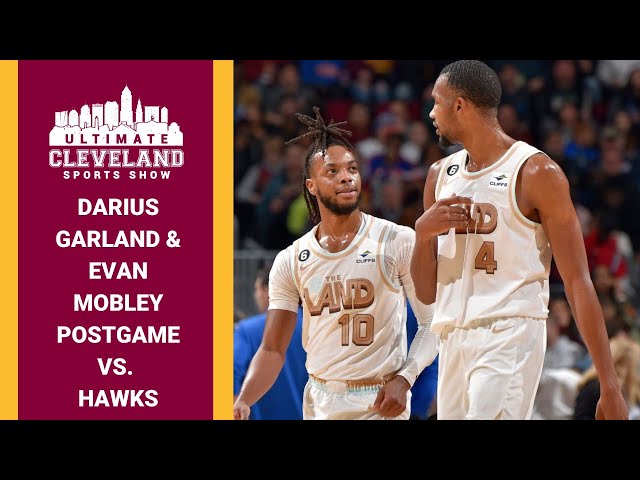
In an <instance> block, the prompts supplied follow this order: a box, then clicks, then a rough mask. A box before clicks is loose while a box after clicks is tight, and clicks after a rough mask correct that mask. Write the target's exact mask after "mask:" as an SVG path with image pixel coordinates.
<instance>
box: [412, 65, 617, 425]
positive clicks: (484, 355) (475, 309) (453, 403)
mask: <svg viewBox="0 0 640 480" xmlns="http://www.w3.org/2000/svg"><path fill="white" fill-rule="evenodd" d="M501 93H502V92H501V87H500V82H499V80H498V77H497V75H496V74H495V72H494V71H493V70H492V69H491V68H489V67H488V66H487V65H485V64H484V63H482V62H478V61H473V60H462V61H457V62H453V63H451V64H449V65H447V66H446V67H445V68H444V69H443V70H442V71H441V73H440V75H439V77H438V79H437V80H436V83H435V86H434V88H433V97H434V100H435V105H434V107H433V109H432V111H431V113H430V115H429V116H430V118H431V119H432V120H433V123H434V126H435V127H436V129H437V130H436V133H437V135H438V136H439V141H440V144H441V146H444V147H449V146H451V145H453V144H461V145H462V146H463V149H462V150H460V151H458V152H457V153H454V154H452V155H450V156H448V157H446V158H444V159H441V160H439V161H437V162H436V163H434V164H433V166H432V167H431V168H430V170H429V173H428V175H427V180H426V183H425V189H424V208H425V212H424V213H423V215H422V216H421V217H420V218H419V219H418V220H417V222H416V248H415V250H414V253H413V258H412V262H411V273H412V276H413V279H414V282H415V285H416V293H417V296H418V298H419V299H420V300H422V302H424V303H427V304H431V303H432V302H434V301H435V302H436V307H435V315H434V320H433V322H432V324H431V330H432V331H433V332H434V333H436V334H438V335H439V336H440V339H441V347H440V357H439V372H438V388H437V392H438V393H437V406H438V411H437V417H438V419H439V420H440V419H465V418H466V419H529V418H530V417H531V412H532V406H533V401H534V396H535V392H536V390H537V387H538V383H539V381H540V374H541V371H542V361H543V358H544V353H545V348H546V323H545V319H546V318H547V313H548V309H547V303H548V299H549V282H548V279H549V268H550V262H551V248H552V247H553V255H554V256H555V257H554V258H555V261H556V264H557V266H558V269H559V271H560V274H561V276H562V279H563V283H564V286H565V290H566V292H567V298H568V299H569V302H570V304H571V308H572V310H573V312H574V316H575V318H576V319H577V324H578V327H579V329H580V333H581V335H582V338H583V339H584V340H585V343H586V345H587V347H588V349H589V352H590V354H591V356H592V358H593V363H594V365H595V367H596V369H597V372H598V377H599V379H600V381H601V384H602V385H604V387H603V388H602V390H601V394H600V402H599V404H598V414H597V417H598V418H601V419H626V418H628V411H627V407H626V405H625V402H624V400H623V398H622V394H621V390H620V384H619V382H618V379H617V377H616V373H615V370H614V368H613V362H612V359H611V352H610V350H609V342H608V340H607V333H606V330H605V326H604V320H603V317H602V311H601V309H600V305H599V303H598V299H597V297H596V294H595V292H594V288H593V285H592V283H591V280H590V276H589V270H588V266H587V260H586V255H585V248H584V242H583V239H582V234H581V231H580V225H579V224H578V220H577V218H576V213H575V210H574V207H573V204H572V201H571V198H570V195H569V185H568V182H567V178H566V177H565V175H564V173H563V172H562V170H561V168H560V167H559V166H558V165H557V164H556V163H555V162H554V161H553V160H551V159H550V158H549V157H548V156H547V155H546V154H544V153H543V152H541V151H540V150H538V149H536V148H534V147H532V146H531V145H528V144H526V143H524V142H522V141H516V140H514V139H513V138H511V137H509V136H508V135H507V134H505V132H504V131H503V130H502V128H501V127H500V125H499V124H498V120H497V109H498V104H499V102H500V97H501ZM452 198H454V199H455V202H456V203H457V205H451V199H452ZM467 211H469V212H470V215H469V221H468V223H466V224H465V225H464V226H461V227H458V228H455V229H451V228H450V227H449V226H448V225H447V224H448V222H449V221H450V219H463V218H466V214H467ZM436 259H437V260H436ZM425 277H426V278H427V279H428V280H429V281H422V282H417V281H416V280H417V279H421V280H422V279H425ZM436 278H437V283H436V281H435V280H436Z"/></svg>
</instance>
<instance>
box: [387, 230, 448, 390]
mask: <svg viewBox="0 0 640 480" xmlns="http://www.w3.org/2000/svg"><path fill="white" fill-rule="evenodd" d="M398 243H399V252H398V255H397V258H398V274H399V276H400V282H401V283H402V288H403V289H404V294H405V295H406V297H407V299H408V300H409V303H411V307H412V308H413V312H414V314H415V316H416V320H417V322H418V330H417V332H416V334H415V336H414V337H413V341H412V342H411V346H410V347H409V353H408V354H407V360H406V362H405V363H404V365H403V367H402V369H401V370H400V372H398V375H402V376H403V377H404V378H405V379H406V380H407V382H409V385H410V386H413V384H414V382H415V381H416V379H417V378H418V375H420V373H421V372H422V371H423V370H424V369H425V368H427V367H428V366H429V365H431V363H432V362H433V360H434V359H435V358H436V355H437V354H438V348H439V339H438V337H436V335H434V334H433V333H432V332H431V321H432V320H433V313H434V311H435V303H432V304H430V305H425V304H424V303H423V302H421V301H420V300H419V299H418V297H417V295H416V289H415V285H414V283H413V279H412V276H411V272H410V269H411V259H412V257H413V251H414V248H415V243H416V242H415V232H414V231H413V230H411V229H408V228H406V229H403V231H402V232H401V233H400V234H399V235H398ZM433 280H434V282H435V278H434V279H433Z"/></svg>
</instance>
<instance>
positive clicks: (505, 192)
mask: <svg viewBox="0 0 640 480" xmlns="http://www.w3.org/2000/svg"><path fill="white" fill-rule="evenodd" d="M536 153H542V152H540V150H538V149H536V148H534V147H532V146H531V145H528V144H527V143H525V142H521V141H519V142H516V143H514V144H513V145H512V146H511V147H510V148H509V150H507V152H505V154H504V155H503V156H502V158H501V159H500V160H498V161H497V162H496V163H494V164H493V165H491V166H489V167H487V168H485V169H483V170H480V171H478V172H467V171H466V169H465V163H466V159H467V151H466V150H464V149H463V150H461V151H459V152H456V153H454V154H453V155H450V156H449V157H447V158H445V159H444V160H443V164H442V168H441V170H440V174H439V176H438V180H437V183H436V192H435V196H436V200H438V199H441V198H445V197H450V196H451V195H453V194H455V195H459V196H465V197H471V198H472V199H473V205H472V210H471V216H472V218H471V220H470V221H469V225H468V227H467V228H458V229H456V230H455V232H454V229H451V230H450V231H449V232H448V233H445V234H443V235H440V236H439V237H438V289H437V296H436V311H435V315H434V319H433V322H432V324H431V330H432V331H433V332H435V333H439V332H440V331H442V328H443V327H444V326H445V325H452V326H455V327H468V326H470V324H472V323H473V322H476V321H479V320H484V319H487V318H493V317H512V316H519V317H531V318H546V317H547V314H548V309H547V304H548V301H549V281H548V280H549V269H550V265H551V248H550V246H549V242H548V240H547V237H546V235H545V233H544V230H543V228H542V225H540V224H539V223H536V222H533V221H531V220H529V219H528V218H526V217H525V216H524V215H523V214H522V212H521V211H520V209H519V208H518V206H517V202H516V195H515V190H516V179H517V176H518V171H519V170H520V168H521V167H522V165H523V163H524V162H525V160H527V159H528V158H529V157H531V156H532V155H534V154H536Z"/></svg>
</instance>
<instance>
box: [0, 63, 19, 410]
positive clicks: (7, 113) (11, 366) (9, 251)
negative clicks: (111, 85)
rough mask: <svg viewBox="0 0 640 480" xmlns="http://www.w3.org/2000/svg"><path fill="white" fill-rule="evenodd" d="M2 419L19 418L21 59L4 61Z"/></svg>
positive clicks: (0, 75)
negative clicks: (19, 110)
mask: <svg viewBox="0 0 640 480" xmlns="http://www.w3.org/2000/svg"><path fill="white" fill-rule="evenodd" d="M0 147H1V148H2V155H1V156H0V166H1V168H2V170H1V172H0V231H1V232H2V233H1V234H0V258H1V259H2V260H1V263H0V265H1V266H0V419H2V420H17V419H18V61H17V60H4V61H0Z"/></svg>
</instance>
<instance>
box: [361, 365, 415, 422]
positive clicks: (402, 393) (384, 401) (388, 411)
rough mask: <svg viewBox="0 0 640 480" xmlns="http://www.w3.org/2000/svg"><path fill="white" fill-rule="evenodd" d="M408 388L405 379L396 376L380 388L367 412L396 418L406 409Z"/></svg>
mask: <svg viewBox="0 0 640 480" xmlns="http://www.w3.org/2000/svg"><path fill="white" fill-rule="evenodd" d="M410 388H411V385H409V382H407V379H406V378H404V377H403V376H402V375H396V376H395V377H393V379H392V380H389V381H388V382H387V383H385V384H384V385H383V386H382V388H381V389H380V391H379V392H378V396H377V397H376V401H375V402H373V405H371V406H370V407H369V410H373V411H375V412H378V413H379V414H380V415H382V416H383V417H397V416H398V415H400V414H401V413H402V412H404V411H405V409H406V408H407V391H408V390H409V389H410Z"/></svg>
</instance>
